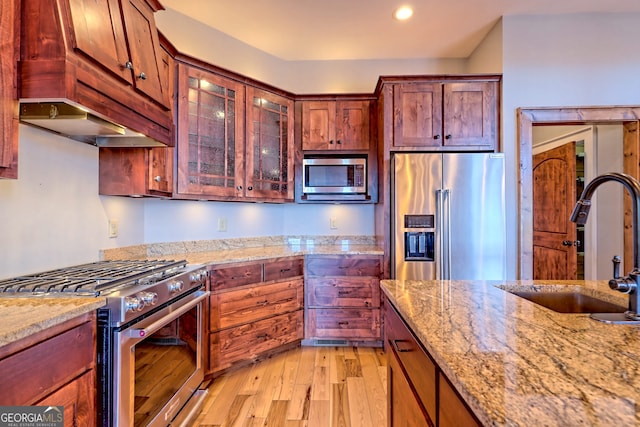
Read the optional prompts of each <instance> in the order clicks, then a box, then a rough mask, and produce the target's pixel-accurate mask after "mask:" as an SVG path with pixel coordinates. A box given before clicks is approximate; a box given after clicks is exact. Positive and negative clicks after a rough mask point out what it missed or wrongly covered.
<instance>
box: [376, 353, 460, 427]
mask: <svg viewBox="0 0 640 427" xmlns="http://www.w3.org/2000/svg"><path fill="white" fill-rule="evenodd" d="M387 361H388V366H389V368H388V369H389V370H388V377H389V385H388V388H389V396H388V397H387V399H388V402H389V403H388V405H387V408H388V411H387V413H388V414H389V423H388V424H389V426H390V427H426V426H433V422H432V421H431V419H430V418H429V417H428V416H427V415H426V414H425V413H424V410H423V409H422V407H421V406H420V404H419V403H418V399H417V397H416V396H415V394H414V393H413V390H412V389H411V385H410V384H409V382H408V381H407V379H406V377H405V376H404V373H403V372H402V368H401V367H400V364H399V363H398V360H397V358H396V356H395V353H394V352H393V351H391V352H389V353H387ZM460 425H461V426H462V425H464V424H460Z"/></svg>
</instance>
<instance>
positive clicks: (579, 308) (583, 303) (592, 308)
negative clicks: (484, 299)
mask: <svg viewBox="0 0 640 427" xmlns="http://www.w3.org/2000/svg"><path fill="white" fill-rule="evenodd" d="M496 287H498V288H500V289H502V290H503V291H506V292H509V293H510V294H513V295H517V296H519V297H520V298H524V299H526V300H529V301H531V302H534V303H536V304H538V305H541V306H543V307H546V308H548V309H550V310H553V311H555V312H557V313H624V312H625V311H627V310H628V308H627V307H626V306H625V305H624V302H623V300H621V299H620V298H615V297H612V296H610V295H607V294H606V293H602V292H598V291H596V290H593V289H589V288H585V287H582V286H577V285H506V284H505V285H497V286H496Z"/></svg>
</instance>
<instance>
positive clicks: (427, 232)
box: [391, 153, 506, 280]
mask: <svg viewBox="0 0 640 427" xmlns="http://www.w3.org/2000/svg"><path fill="white" fill-rule="evenodd" d="M393 171H394V173H393V175H392V181H393V182H392V190H393V193H392V198H393V204H392V212H391V218H392V221H391V226H392V233H391V235H392V236H393V240H392V245H391V257H392V260H391V262H392V264H391V265H392V275H393V278H395V279H398V280H431V279H453V280H456V279H460V280H462V279H476V280H493V279H505V278H506V277H505V276H506V225H505V201H504V186H505V183H504V181H505V176H504V154H502V153H402V154H398V153H396V154H395V155H394V156H393Z"/></svg>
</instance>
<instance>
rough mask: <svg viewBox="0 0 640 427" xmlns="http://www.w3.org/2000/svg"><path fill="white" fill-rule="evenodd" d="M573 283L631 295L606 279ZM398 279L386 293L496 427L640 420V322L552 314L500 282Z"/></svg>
mask: <svg viewBox="0 0 640 427" xmlns="http://www.w3.org/2000/svg"><path fill="white" fill-rule="evenodd" d="M553 283H560V284H572V285H575V286H581V287H585V288H587V289H588V290H590V291H593V290H596V291H597V292H599V293H600V292H602V293H605V294H607V295H608V297H607V298H608V299H610V300H612V301H617V302H622V304H623V305H624V306H626V296H625V295H621V294H619V293H617V292H615V291H611V290H609V288H608V286H607V284H606V282H605V281H602V282H582V281H576V282H553ZM550 284H551V283H550V282H542V281H536V282H530V281H527V282H524V281H522V282H520V281H518V282H482V281H393V280H384V281H382V282H381V287H382V290H383V292H384V294H385V295H386V296H387V297H388V298H389V300H390V301H391V303H392V304H393V305H394V306H395V307H396V308H397V309H398V311H399V313H400V314H401V316H402V317H403V318H404V319H405V321H406V322H407V324H408V325H409V326H410V328H411V329H412V330H413V331H414V333H415V335H416V337H417V338H418V339H419V340H420V341H421V342H422V344H423V346H424V347H425V349H426V350H427V351H428V352H429V353H430V354H431V356H432V357H433V358H434V360H435V361H436V362H437V364H438V365H440V367H441V369H442V371H443V372H444V374H445V375H446V376H447V377H448V378H449V379H450V381H451V382H452V384H453V385H454V386H455V387H456V389H457V390H458V392H459V393H460V395H461V396H462V398H463V399H464V400H465V401H466V402H467V404H468V405H469V407H470V408H471V409H472V411H473V412H474V413H475V414H476V416H477V417H478V419H479V420H480V421H481V422H482V423H483V424H485V425H494V426H576V425H590V426H640V325H620V324H618V325H615V324H606V323H602V322H598V321H595V320H593V319H590V318H589V315H587V314H561V313H556V312H554V311H551V310H548V309H546V308H544V307H541V306H539V305H537V304H534V303H532V302H530V301H527V300H525V299H523V298H520V297H518V296H515V295H512V294H510V293H508V292H505V291H503V290H501V289H499V288H498V287H496V285H497V286H520V287H536V286H548V285H550Z"/></svg>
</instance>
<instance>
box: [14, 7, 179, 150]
mask: <svg viewBox="0 0 640 427" xmlns="http://www.w3.org/2000/svg"><path fill="white" fill-rule="evenodd" d="M159 9H162V6H161V5H160V3H159V2H158V1H157V0H122V1H118V0H103V1H93V0H62V1H58V2H52V1H49V0H23V1H22V10H21V13H22V15H21V17H22V32H21V35H22V43H21V54H20V82H21V84H20V99H21V100H22V102H27V101H38V100H42V99H47V100H59V101H71V102H72V103H74V104H78V105H82V106H83V107H84V108H86V109H87V110H89V111H91V112H92V113H94V114H95V115H97V116H99V117H101V118H103V119H107V120H110V121H114V122H116V123H118V124H121V125H123V126H126V127H128V128H130V129H132V130H134V131H137V132H140V133H143V134H145V135H147V136H149V137H151V138H153V139H156V140H157V141H160V142H162V143H164V144H166V145H168V146H173V145H174V140H173V117H172V115H171V112H170V100H171V97H170V88H168V87H167V86H166V82H167V80H166V78H165V76H164V73H165V69H164V66H163V64H162V57H163V56H162V53H161V48H160V44H159V39H158V32H157V29H156V26H155V21H154V17H153V13H154V12H155V11H157V10H159Z"/></svg>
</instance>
